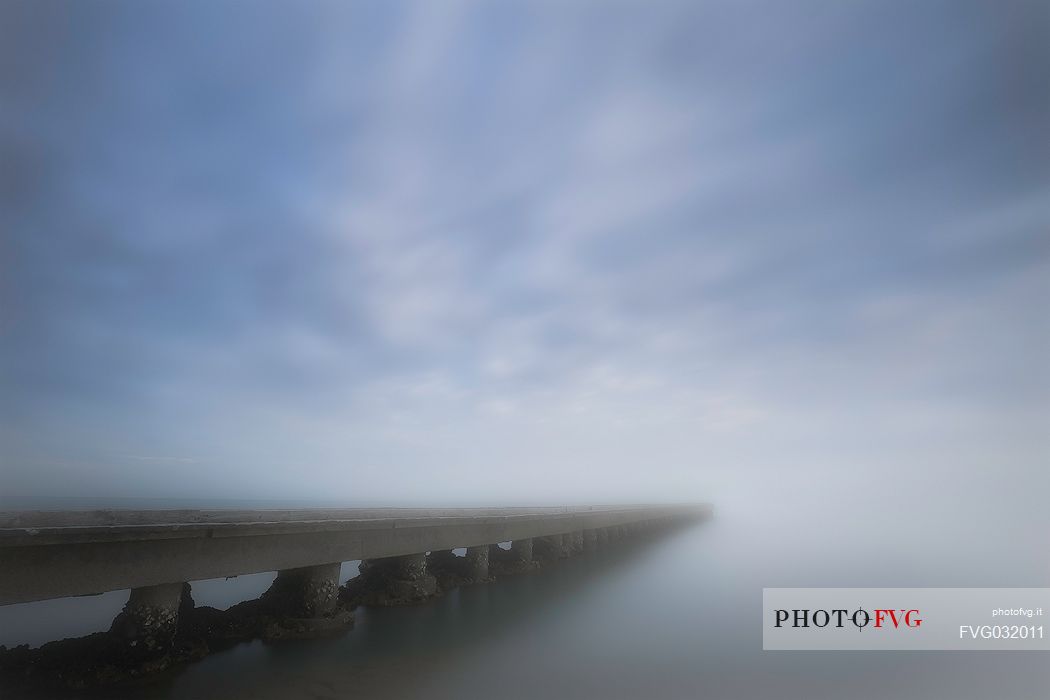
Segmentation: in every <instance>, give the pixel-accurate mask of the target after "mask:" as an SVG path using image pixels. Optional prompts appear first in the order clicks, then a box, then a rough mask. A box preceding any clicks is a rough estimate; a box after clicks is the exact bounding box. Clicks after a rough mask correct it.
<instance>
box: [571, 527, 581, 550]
mask: <svg viewBox="0 0 1050 700" xmlns="http://www.w3.org/2000/svg"><path fill="white" fill-rule="evenodd" d="M569 549H570V551H571V552H572V553H573V554H582V553H583V530H577V531H576V532H571V533H569Z"/></svg>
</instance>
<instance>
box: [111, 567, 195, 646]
mask: <svg viewBox="0 0 1050 700" xmlns="http://www.w3.org/2000/svg"><path fill="white" fill-rule="evenodd" d="M183 588H184V584H181V583H165V584H161V585H159V586H146V587H144V588H133V589H132V590H131V595H130V596H129V598H128V602H127V604H126V605H125V606H124V610H123V611H122V612H121V613H120V614H119V615H118V616H117V618H116V620H114V621H113V625H112V627H111V628H110V633H111V634H114V635H115V636H117V637H118V638H120V639H122V640H124V642H125V643H126V644H127V646H128V647H130V648H137V649H139V650H140V651H142V652H143V653H146V654H150V653H159V652H163V651H166V650H168V649H170V648H171V645H172V642H173V641H174V639H175V633H176V632H177V631H178V624H179V608H180V607H181V603H182V594H183Z"/></svg>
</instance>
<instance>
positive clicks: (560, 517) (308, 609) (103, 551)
mask: <svg viewBox="0 0 1050 700" xmlns="http://www.w3.org/2000/svg"><path fill="white" fill-rule="evenodd" d="M709 514H710V508H709V507H707V506H696V505H687V506H683V505H679V506H619V507H612V506H588V507H580V508H507V509H446V510H417V509H378V510H356V509H354V510H338V511H214V512H209V511H93V512H90V513H87V512H85V513H35V512H29V513H0V605H7V604H11V603H20V602H27V601H33V600H46V599H49V598H59V597H66V596H74V595H91V594H94V593H103V592H106V591H111V590H120V589H128V588H130V589H131V594H130V597H129V599H128V602H127V605H126V606H125V607H124V610H123V611H122V612H121V613H120V614H119V615H118V616H117V618H116V619H115V620H114V622H113V625H112V627H111V628H110V630H109V632H108V633H101V634H98V635H92V636H91V637H88V638H82V639H74V640H65V641H62V642H59V643H57V644H52V645H45V646H43V647H40V648H39V649H35V650H26V649H22V650H9V652H11V653H9V652H3V651H0V657H2V658H0V667H4V668H8V669H16V668H17V669H21V670H23V671H25V672H26V673H34V672H39V671H40V670H41V669H48V670H47V671H45V673H52V671H53V673H55V674H58V675H60V676H62V678H63V680H64V682H68V683H69V684H71V685H73V686H75V687H88V686H91V685H100V684H106V683H113V682H118V681H120V680H127V679H131V678H137V677H140V676H142V675H143V674H146V673H152V672H156V671H158V670H161V669H163V668H167V667H170V666H171V665H172V664H176V663H182V662H185V661H191V660H194V659H198V658H201V657H202V656H204V655H206V654H208V653H209V651H211V650H214V649H219V648H224V647H226V646H229V645H231V644H235V643H238V642H244V641H250V640H253V639H261V640H263V641H266V642H277V641H285V640H291V639H303V638H310V637H316V636H319V635H328V634H341V633H345V632H346V631H347V630H349V629H350V628H351V627H352V626H353V621H354V614H353V612H352V611H353V608H354V606H356V605H377V606H392V605H408V604H415V603H422V602H425V601H427V600H429V599H431V598H433V597H434V596H436V595H440V594H441V593H442V592H444V591H448V590H451V589H453V588H455V587H456V586H460V585H466V584H476V583H482V582H485V581H490V580H492V579H493V578H498V577H501V576H504V575H517V574H525V573H528V572H532V571H535V570H537V569H540V568H542V567H543V566H547V565H552V566H553V565H557V563H558V561H559V560H561V559H565V558H567V557H570V556H575V555H578V554H582V553H584V552H589V551H594V550H595V549H597V548H599V547H601V546H602V545H603V544H606V543H608V542H610V541H613V540H618V539H621V538H623V537H625V536H626V535H627V534H628V533H629V531H630V533H637V532H639V531H641V530H643V529H650V528H656V527H666V526H669V525H670V524H673V523H676V522H683V521H686V520H693V519H699V518H704V517H707V516H708V515H709ZM642 523H644V525H642ZM632 524H637V525H635V526H633V527H630V526H632ZM507 541H510V542H511V547H510V549H509V550H504V549H503V548H501V547H500V546H499V545H498V544H496V543H499V542H507ZM460 547H462V548H464V549H465V550H466V555H465V556H463V557H457V556H455V555H454V553H453V551H452V550H453V549H457V548H460ZM428 553H429V554H428ZM355 559H358V560H360V562H361V564H360V574H359V575H358V576H356V577H355V578H353V579H351V580H350V581H349V582H348V583H347V584H346V585H345V586H343V587H342V588H340V587H339V571H340V567H341V562H344V561H350V560H355ZM260 571H277V572H278V573H277V576H276V578H275V579H274V582H273V584H272V585H271V586H270V588H269V590H267V591H266V592H265V593H264V594H263V595H262V596H261V597H259V598H257V599H255V600H251V601H244V602H242V603H238V604H237V605H234V606H232V607H230V608H228V609H226V610H217V609H215V608H210V607H206V606H204V607H195V606H194V603H193V599H192V596H191V595H190V583H189V582H192V581H197V580H201V579H208V578H219V577H222V576H235V575H239V574H247V573H255V572H260ZM85 653H86V654H88V655H89V656H88V657H85V656H84V655H85ZM12 654H13V655H12ZM71 660H72V661H71Z"/></svg>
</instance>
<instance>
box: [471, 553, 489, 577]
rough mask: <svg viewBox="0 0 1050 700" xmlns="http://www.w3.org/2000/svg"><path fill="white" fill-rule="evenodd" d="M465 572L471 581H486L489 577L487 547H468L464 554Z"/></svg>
mask: <svg viewBox="0 0 1050 700" xmlns="http://www.w3.org/2000/svg"><path fill="white" fill-rule="evenodd" d="M466 560H467V561H466V565H467V566H466V574H467V578H468V579H470V580H471V581H475V582H477V581H487V580H488V578H489V547H488V546H487V545H479V546H477V547H468V548H467V556H466Z"/></svg>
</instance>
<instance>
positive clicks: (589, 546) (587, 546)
mask: <svg viewBox="0 0 1050 700" xmlns="http://www.w3.org/2000/svg"><path fill="white" fill-rule="evenodd" d="M596 549H598V531H597V530H590V529H588V530H584V531H583V551H584V552H593V551H595V550H596Z"/></svg>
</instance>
